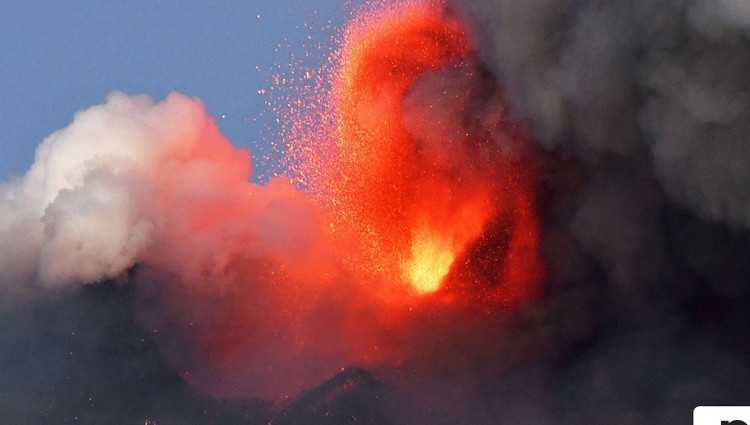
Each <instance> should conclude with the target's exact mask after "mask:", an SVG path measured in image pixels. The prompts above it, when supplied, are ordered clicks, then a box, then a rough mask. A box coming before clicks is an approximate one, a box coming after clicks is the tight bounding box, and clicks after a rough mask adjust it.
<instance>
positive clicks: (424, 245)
mask: <svg viewBox="0 0 750 425" xmlns="http://www.w3.org/2000/svg"><path fill="white" fill-rule="evenodd" d="M454 260H455V255H454V253H453V250H452V249H451V247H450V246H449V245H448V244H446V243H445V242H444V241H441V240H440V237H439V236H437V235H434V234H430V233H428V232H420V233H419V234H417V235H416V237H415V238H414V241H413V242H412V245H411V258H410V259H409V261H407V262H406V263H405V264H404V275H405V278H406V279H407V280H408V281H409V283H411V285H412V286H413V287H414V289H415V290H416V291H417V292H419V293H420V294H428V293H431V292H435V291H437V290H438V289H440V284H441V283H442V281H443V279H445V276H446V275H447V274H448V272H449V271H450V269H451V265H453V261H454Z"/></svg>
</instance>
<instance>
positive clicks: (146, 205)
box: [0, 92, 305, 293]
mask: <svg viewBox="0 0 750 425" xmlns="http://www.w3.org/2000/svg"><path fill="white" fill-rule="evenodd" d="M250 176H251V162H250V154H249V153H248V152H247V151H244V150H240V149H236V148H234V147H233V146H232V145H231V144H230V143H229V142H228V141H227V140H226V139H225V138H224V137H223V136H222V135H221V134H220V133H219V131H218V129H217V128H216V126H215V123H214V121H213V118H211V117H210V116H209V115H207V113H206V111H205V109H204V107H203V105H202V104H201V102H200V101H198V100H196V99H191V98H188V97H186V96H183V95H180V94H171V95H169V96H168V97H167V98H166V99H165V100H164V101H162V102H158V103H157V102H154V101H153V100H152V99H150V98H149V97H146V96H128V95H125V94H123V93H117V92H116V93H112V94H111V95H110V96H109V97H108V98H107V101H106V103H104V104H102V105H98V106H94V107H92V108H89V109H87V110H85V111H82V112H79V113H78V114H76V116H75V119H74V120H73V122H72V123H71V124H70V125H69V126H68V127H66V128H64V129H62V130H59V131H57V132H55V133H53V134H52V135H50V136H49V137H47V138H46V139H45V140H44V142H43V143H42V144H41V145H40V146H39V147H38V149H37V152H36V158H35V161H34V163H33V165H32V166H31V168H30V169H29V170H28V172H27V173H26V174H25V175H24V176H22V177H20V178H18V179H13V180H11V181H8V182H5V183H3V184H2V185H1V186H0V241H1V242H0V244H2V245H1V246H0V270H3V276H2V278H0V289H1V290H2V292H6V293H21V292H25V291H27V290H28V289H29V288H30V287H34V286H36V287H38V286H42V287H46V288H50V289H59V288H63V287H65V286H68V285H72V284H80V283H81V282H95V281H99V280H104V279H110V278H115V277H117V276H118V275H120V274H122V273H123V272H125V271H126V270H128V268H130V267H131V266H133V265H134V264H135V263H136V262H139V261H142V260H144V258H145V257H147V254H148V251H149V250H155V249H167V248H169V249H172V250H175V249H177V245H178V244H176V243H171V242H170V241H172V240H176V239H180V240H181V242H182V243H183V245H189V246H191V249H193V248H195V247H196V246H202V249H203V250H204V251H205V252H203V254H205V255H201V256H200V258H201V261H202V262H203V263H202V264H200V265H197V264H192V263H190V259H191V258H193V256H190V255H184V256H183V257H181V258H180V260H179V261H180V262H182V263H183V264H180V265H179V267H180V268H185V269H190V267H191V266H194V267H193V269H195V268H201V269H202V270H203V271H205V270H210V269H211V268H216V267H219V266H216V265H215V264H206V262H207V261H208V262H209V263H212V262H221V261H228V260H227V259H226V257H227V253H226V249H218V247H217V243H218V242H217V240H216V239H217V238H218V239H221V240H224V239H222V236H221V234H222V232H221V227H222V226H234V228H235V230H237V226H238V225H239V223H242V222H243V220H244V219H246V220H247V222H253V223H257V222H258V220H260V221H263V220H262V219H261V218H259V214H260V215H262V214H261V213H259V211H263V210H264V209H266V207H267V206H268V205H271V204H274V203H275V201H278V200H279V198H286V197H288V196H294V193H295V191H294V190H293V189H292V188H291V186H289V185H285V184H284V183H283V182H273V183H272V184H271V185H270V186H271V187H272V189H270V190H269V191H265V192H264V191H263V189H262V188H260V187H259V186H256V185H253V184H251V183H249V178H250ZM282 186H283V187H282ZM263 193H265V195H264V194H263ZM287 210H293V209H287ZM283 216H284V215H283V214H281V215H280V214H276V215H275V217H277V218H276V219H275V220H276V221H277V222H278V221H283V220H282V219H280V218H278V217H283ZM265 221H266V222H264V225H265V226H266V231H265V232H255V233H253V232H252V231H251V229H249V228H247V226H248V225H247V224H246V225H245V228H244V231H242V232H238V233H239V234H241V237H243V238H245V242H247V238H248V237H252V238H254V240H255V241H256V242H257V241H260V243H258V244H257V245H258V246H260V247H262V250H265V252H264V254H267V255H270V253H269V252H268V251H269V250H274V249H275V248H274V247H278V245H279V244H280V243H283V242H279V240H281V241H283V240H284V236H283V235H279V234H278V233H274V232H273V230H272V229H274V228H275V226H274V222H273V220H270V219H269V220H265ZM304 221H305V220H300V219H299V218H295V223H297V224H296V226H291V225H290V226H289V227H290V228H295V227H299V225H300V224H299V223H304ZM220 223H221V224H220ZM278 224H279V226H280V227H284V228H286V226H287V225H288V224H289V223H286V222H283V223H278ZM206 228H210V229H211V232H204V233H202V232H201V230H202V229H206ZM269 229H270V230H269ZM251 233H252V234H251ZM201 234H203V235H204V236H205V235H206V234H211V235H212V236H211V239H212V241H213V244H212V243H210V242H211V241H207V240H205V238H203V239H202V240H201V241H200V243H193V242H194V241H191V240H189V238H197V239H201V238H202V236H201ZM216 234H218V236H216ZM170 238H174V239H170ZM165 245H166V246H165ZM226 245H227V246H231V243H227V244H226ZM249 245H250V246H245V247H244V248H245V249H248V250H250V251H252V250H253V249H256V252H257V249H260V248H258V247H256V246H254V245H252V244H249ZM223 248H226V246H224V247H223ZM193 252H194V249H193ZM183 254H186V253H183ZM222 255H223V256H224V260H221V259H220V258H221V257H222ZM167 257H169V256H167ZM158 261H159V262H164V261H170V260H165V259H163V258H160V259H159V260H158ZM192 271H195V270H192Z"/></svg>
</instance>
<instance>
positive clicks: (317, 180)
mask: <svg viewBox="0 0 750 425" xmlns="http://www.w3.org/2000/svg"><path fill="white" fill-rule="evenodd" d="M471 60H473V59H472V50H471V43H470V40H469V38H468V36H467V34H466V32H465V29H464V27H463V25H462V24H461V23H460V22H459V21H458V20H456V19H455V18H454V17H452V16H450V15H448V14H447V13H446V12H445V7H444V5H443V4H442V3H441V2H439V1H407V2H394V3H392V4H390V5H387V6H385V7H382V5H381V7H379V8H377V9H375V8H373V9H367V10H365V11H363V12H360V13H359V15H358V16H357V17H356V18H355V19H353V21H352V23H351V24H350V25H349V27H347V30H346V32H345V34H344V38H343V45H342V47H341V49H340V50H339V51H338V52H337V55H336V57H335V60H334V62H335V71H334V72H333V73H332V74H333V75H332V81H331V83H330V84H331V87H330V89H329V90H328V91H327V92H326V94H325V95H324V97H325V99H323V100H321V101H320V102H321V103H322V104H324V105H325V106H324V107H323V109H324V110H323V111H316V113H317V114H319V115H320V116H319V117H318V118H317V119H309V118H307V119H306V122H309V121H317V122H318V124H317V128H316V130H315V131H312V132H310V131H308V133H307V139H308V140H306V141H304V142H303V143H302V146H301V147H300V146H296V147H295V149H296V150H295V151H294V153H293V155H297V156H298V157H299V156H301V157H302V159H301V161H300V162H301V163H302V164H303V165H302V166H301V168H302V171H301V173H300V174H301V175H302V176H301V178H300V180H301V181H303V182H304V183H305V184H306V185H308V186H309V187H310V188H311V189H312V192H313V193H316V194H318V195H319V199H320V200H321V202H322V203H323V204H325V206H326V207H327V210H328V211H329V212H330V225H331V229H333V230H334V231H335V233H337V234H338V235H340V236H342V237H346V238H347V239H349V240H352V239H353V240H356V241H358V242H359V247H360V248H359V249H358V250H353V251H351V252H347V253H346V256H347V261H348V263H349V264H352V265H354V266H355V267H356V268H357V269H358V270H357V272H358V273H360V274H361V273H365V274H367V275H369V276H371V277H375V278H376V279H378V280H380V281H388V282H391V283H396V284H397V285H396V286H399V284H400V286H402V287H404V288H410V292H411V293H416V294H425V295H426V294H431V293H434V292H437V291H439V290H440V289H441V288H443V287H444V286H445V284H446V282H447V281H448V280H450V279H451V276H452V275H453V274H454V273H453V271H454V268H456V267H457V266H458V265H459V260H461V263H462V264H463V263H466V262H467V259H466V258H464V257H465V256H466V255H468V254H469V250H470V248H471V247H472V246H473V244H474V243H475V242H476V241H478V240H479V239H481V238H482V237H483V234H484V232H485V231H486V229H487V228H488V226H491V225H495V224H496V222H497V221H498V220H506V221H507V220H510V221H511V223H510V224H509V226H508V230H507V232H510V231H515V232H516V233H517V234H518V236H512V237H511V239H513V240H512V241H510V242H507V243H502V245H503V246H502V247H501V249H500V251H502V252H495V253H494V254H497V255H506V254H511V252H512V253H513V256H514V258H513V259H510V258H509V257H508V261H504V262H503V263H504V264H506V266H507V265H508V264H510V263H512V262H519V261H526V262H528V263H530V265H529V267H528V268H530V269H531V268H533V269H538V267H539V265H538V264H537V259H536V257H535V258H534V259H533V260H528V259H526V260H518V259H516V258H515V257H522V258H526V255H527V252H526V251H527V250H530V251H534V250H536V248H537V246H536V240H537V238H536V236H535V235H536V234H537V232H536V230H535V226H536V222H535V218H534V217H535V213H534V211H528V212H526V213H524V214H527V215H529V214H530V215H529V217H530V218H529V219H528V220H526V221H525V222H524V223H523V224H522V227H523V228H522V229H518V228H516V229H515V230H513V229H514V226H515V225H517V224H518V222H517V221H516V222H513V221H514V220H515V217H514V216H516V217H521V215H518V214H517V213H516V212H514V211H513V209H514V208H516V207H518V206H519V205H520V204H519V203H518V200H519V199H521V197H523V198H524V199H526V198H528V196H529V195H528V194H527V193H526V192H528V191H530V190H531V184H532V183H530V182H529V183H527V182H525V180H527V178H529V176H530V173H527V172H526V171H524V170H522V169H521V168H522V167H521V166H519V163H518V162H519V159H518V158H510V157H508V155H507V154H503V153H502V147H499V146H497V145H491V144H490V143H489V142H488V141H487V140H485V139H486V138H487V136H486V135H480V134H477V135H475V134H471V133H470V132H469V131H463V132H461V133H458V134H457V133H455V132H451V131H450V128H451V126H455V125H456V124H455V123H457V122H460V120H461V117H460V116H441V115H439V114H437V113H433V112H432V111H433V108H435V109H437V108H438V107H439V106H440V105H439V104H441V103H444V102H446V99H447V102H451V101H452V100H451V99H450V97H451V96H454V94H450V93H441V92H440V91H436V90H432V91H430V90H426V91H427V93H428V94H427V95H421V94H420V93H416V92H415V91H418V90H417V88H418V86H419V85H420V84H422V83H423V82H424V81H425V79H426V78H429V77H430V76H431V75H434V74H436V73H439V72H441V71H443V70H453V71H455V72H456V73H458V75H460V76H461V78H465V79H467V80H471V79H472V78H474V75H473V74H474V69H473V68H472V66H471V65H468V64H467V61H471ZM426 84H430V82H429V81H428V82H427V83H426ZM455 96H457V99H458V98H460V99H458V100H456V102H457V103H460V102H465V101H467V100H466V99H464V97H466V96H465V95H464V94H460V95H458V94H456V95H455ZM462 96H463V97H462ZM308 103H312V102H308ZM433 114H434V116H433ZM303 121H305V120H303ZM414 127H417V128H416V129H415V128H414ZM421 127H426V128H427V130H424V131H422V130H420V128H421ZM422 133H427V135H425V134H422ZM300 138H304V136H302V137H300ZM484 145H487V146H488V147H483V146H484ZM297 159H298V160H299V158H297ZM519 181H520V182H519ZM516 192H518V195H516ZM527 207H528V208H530V209H532V210H533V203H528V205H525V206H524V208H527ZM508 215H510V216H511V218H510V219H508V218H507V217H508ZM524 217H525V216H524ZM524 238H525V239H526V240H527V242H528V241H530V242H529V243H526V244H525V245H523V247H524V248H523V251H524V252H522V253H518V252H516V251H518V249H520V248H515V247H516V246H518V245H519V244H520V242H518V240H521V239H524ZM531 254H532V255H533V256H536V255H537V254H536V253H535V252H532V253H531ZM495 267H496V268H502V267H498V266H497V265H495ZM512 273H516V274H521V275H523V277H522V278H519V280H525V281H528V282H531V281H533V280H534V279H531V278H528V276H530V274H529V273H527V272H523V271H518V270H516V271H514V272H511V274H512ZM508 275H509V273H505V272H500V271H498V272H497V276H495V278H494V279H495V280H503V279H505V278H506V277H507V276H508ZM471 279H473V277H472V278H471ZM494 284H495V283H493V285H494ZM511 286H512V285H511Z"/></svg>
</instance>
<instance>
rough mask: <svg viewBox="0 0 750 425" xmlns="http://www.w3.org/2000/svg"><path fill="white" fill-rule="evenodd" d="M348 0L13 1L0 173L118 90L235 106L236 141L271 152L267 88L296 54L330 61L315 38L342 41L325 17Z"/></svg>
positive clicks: (22, 165) (230, 119)
mask: <svg viewBox="0 0 750 425" xmlns="http://www.w3.org/2000/svg"><path fill="white" fill-rule="evenodd" d="M344 1H345V0H315V1H309V0H260V1H239V0H235V1H213V0H212V1H207V0H152V1H140V0H139V1H129V2H124V1H114V0H106V1H104V0H102V1H93V0H91V1H84V0H66V1H51V0H50V1H25V2H9V3H8V4H6V5H4V6H3V11H2V13H0V51H1V52H2V55H0V128H2V129H3V131H2V132H1V133H0V180H5V179H6V178H7V177H9V176H11V175H18V174H21V173H23V172H24V171H25V170H26V168H28V166H29V165H30V163H31V161H32V160H33V154H34V148H35V147H36V145H37V144H38V143H39V142H40V141H41V140H42V139H43V138H44V136H46V135H48V134H49V133H51V132H52V131H54V130H56V129H59V128H62V127H64V126H65V125H67V123H68V122H70V120H71V119H72V116H73V114H74V113H75V112H76V111H78V110H81V109H83V108H86V107H88V106H91V105H94V104H97V103H101V102H102V101H103V100H104V98H105V96H106V94H107V93H108V92H110V91H112V90H122V91H125V92H127V93H131V94H139V93H146V94H149V95H151V96H154V97H157V98H162V97H163V96H164V95H165V94H166V93H168V92H170V91H172V90H177V91H180V92H183V93H186V94H188V95H191V96H197V97H200V98H201V99H203V101H204V102H205V104H206V106H207V107H208V110H209V111H210V112H211V113H212V114H214V115H216V116H221V115H223V114H224V115H225V118H223V119H220V120H219V125H220V127H221V129H222V131H223V132H224V134H225V135H227V136H228V137H229V138H230V139H231V140H232V142H233V143H234V144H235V145H238V146H246V147H250V148H251V149H252V150H253V151H254V153H255V154H256V156H260V155H262V154H263V153H264V152H266V151H268V150H269V147H270V143H271V141H272V139H273V138H274V137H276V138H278V133H277V131H276V128H275V116H274V115H273V114H272V113H271V112H270V111H268V110H267V108H266V106H265V105H264V100H265V99H263V96H259V95H258V93H257V91H258V89H261V88H267V87H268V86H269V85H270V80H271V76H272V75H273V73H274V72H277V71H278V69H277V68H276V67H277V66H278V65H282V71H283V65H284V64H286V63H288V62H289V60H288V59H289V58H290V56H291V55H295V56H297V57H300V56H301V53H303V52H304V51H305V50H308V51H311V53H313V56H312V58H311V59H308V60H309V61H311V65H315V63H316V62H319V61H322V60H324V54H325V50H321V51H316V50H310V49H309V48H307V47H305V45H306V44H308V45H310V44H315V43H317V42H318V41H321V42H323V43H325V44H330V35H331V30H325V29H324V28H325V27H330V26H331V25H329V24H328V23H329V21H330V24H332V26H333V27H334V28H336V27H340V26H341V24H342V22H343V19H344V16H345V6H344ZM309 36H310V37H312V40H310V39H308V37H309ZM278 46H281V47H280V48H279V47H278Z"/></svg>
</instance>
